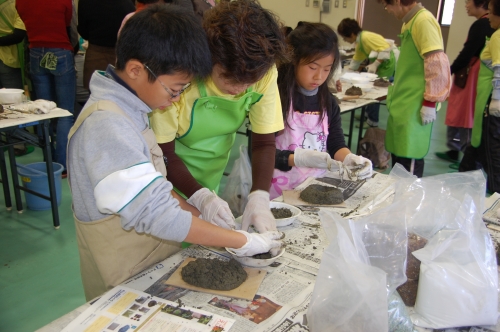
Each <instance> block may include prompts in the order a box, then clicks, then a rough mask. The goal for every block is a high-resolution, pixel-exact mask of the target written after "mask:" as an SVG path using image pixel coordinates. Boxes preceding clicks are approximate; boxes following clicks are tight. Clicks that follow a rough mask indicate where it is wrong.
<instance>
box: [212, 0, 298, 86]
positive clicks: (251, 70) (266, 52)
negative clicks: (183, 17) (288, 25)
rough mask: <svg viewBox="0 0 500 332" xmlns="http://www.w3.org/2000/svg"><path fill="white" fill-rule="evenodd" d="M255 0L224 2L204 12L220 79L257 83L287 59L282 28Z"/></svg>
mask: <svg viewBox="0 0 500 332" xmlns="http://www.w3.org/2000/svg"><path fill="white" fill-rule="evenodd" d="M279 22H280V21H279V19H278V17H277V16H276V15H275V14H273V13H272V12H270V11H269V10H266V9H264V8H262V7H261V6H260V4H259V2H258V1H256V0H235V1H230V2H228V1H223V2H220V3H219V4H217V5H216V6H215V7H213V8H212V9H211V10H209V11H207V12H205V16H204V18H203V28H204V29H205V32H206V33H207V37H208V44H209V47H210V52H211V55H212V63H213V64H214V65H216V64H218V65H220V66H221V67H222V69H223V70H224V73H223V75H222V76H223V77H224V78H226V79H228V80H230V81H232V82H234V83H242V84H253V83H255V82H257V81H259V80H260V79H261V78H262V77H263V76H264V75H265V73H266V72H267V71H269V69H271V67H272V66H273V65H274V64H276V63H281V62H284V61H286V60H287V58H288V56H287V47H286V42H285V36H284V33H283V26H282V24H281V23H279Z"/></svg>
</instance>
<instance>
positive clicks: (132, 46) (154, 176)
mask: <svg viewBox="0 0 500 332" xmlns="http://www.w3.org/2000/svg"><path fill="white" fill-rule="evenodd" d="M116 53H117V54H116V55H117V62H116V68H114V67H113V66H108V68H107V70H106V71H105V72H99V71H97V72H94V74H93V75H92V79H91V80H90V90H91V92H92V93H91V95H90V98H89V101H88V102H87V104H86V105H85V108H84V110H83V111H82V113H81V114H80V116H79V117H78V119H77V121H76V123H75V126H74V127H73V128H72V129H71V131H70V135H69V145H68V169H69V173H68V174H69V184H70V187H71V191H72V194H73V210H74V214H75V223H76V232H77V240H78V249H79V252H80V266H81V272H82V279H83V284H84V289H85V296H86V298H87V300H90V299H92V298H94V297H96V296H98V295H100V294H102V293H103V292H105V291H106V290H108V289H110V288H112V287H113V286H115V285H117V284H119V283H121V282H123V281H124V280H126V279H128V278H130V277H131V276H133V275H134V274H136V273H138V272H140V271H142V270H144V269H145V268H147V267H148V266H150V265H152V264H154V263H156V262H158V261H161V260H163V259H165V258H167V257H168V256H170V255H171V254H173V253H175V252H177V251H178V250H180V242H181V241H184V240H186V241H189V242H191V243H197V244H202V245H209V246H210V245H213V246H219V247H230V248H237V249H234V251H235V252H236V253H237V254H238V255H240V256H249V255H250V256H251V255H254V254H257V253H262V252H267V251H269V250H270V249H272V248H275V247H279V246H280V245H281V242H280V241H279V240H278V238H280V233H279V232H267V233H265V234H249V233H247V232H242V231H233V230H227V229H222V228H219V227H216V226H214V225H212V224H210V223H208V222H206V221H204V220H201V219H199V218H198V216H200V212H199V211H198V210H196V208H194V207H193V206H191V205H189V204H187V203H186V201H184V199H182V198H180V197H179V196H178V195H177V194H175V193H174V192H173V191H172V184H171V183H170V182H168V181H167V180H166V178H165V176H166V169H165V163H164V160H163V154H162V151H161V149H160V148H159V147H158V145H157V143H156V139H155V137H154V134H153V132H152V131H151V129H150V128H149V121H148V113H150V112H151V110H152V109H154V108H165V107H166V106H169V105H170V104H171V103H172V102H173V101H176V100H178V98H179V95H180V93H182V91H183V89H184V88H185V87H186V85H187V84H188V83H189V82H190V81H191V79H193V78H194V77H199V78H202V77H205V76H206V75H207V74H208V73H209V72H210V70H211V61H210V56H209V51H208V45H207V40H206V35H205V33H204V32H203V29H202V28H201V26H200V24H199V22H198V20H197V18H196V17H195V16H194V14H190V13H189V12H186V11H185V10H183V9H182V8H180V7H178V6H170V5H162V6H152V7H150V8H147V9H145V10H143V11H141V12H140V13H137V14H135V15H134V16H133V17H132V18H130V20H129V21H128V22H127V24H125V26H124V28H123V30H122V32H121V34H120V38H119V39H118V43H117V47H116ZM145 64H147V66H146V65H145ZM208 213H210V212H208ZM212 213H216V211H213V212H212ZM203 217H205V218H204V219H208V218H210V216H208V217H206V216H203Z"/></svg>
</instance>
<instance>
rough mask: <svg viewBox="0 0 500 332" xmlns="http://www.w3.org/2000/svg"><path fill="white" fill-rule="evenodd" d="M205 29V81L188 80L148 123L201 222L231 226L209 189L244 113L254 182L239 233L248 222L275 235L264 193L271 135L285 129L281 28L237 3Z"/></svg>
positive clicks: (257, 9) (251, 2) (264, 13)
mask: <svg viewBox="0 0 500 332" xmlns="http://www.w3.org/2000/svg"><path fill="white" fill-rule="evenodd" d="M203 27H204V29H205V31H206V33H207V36H208V41H209V47H210V52H211V55H212V63H213V69H212V73H211V75H210V77H208V78H207V79H205V80H203V81H201V80H200V81H196V82H193V84H191V86H189V87H187V88H186V89H185V93H184V94H182V95H181V96H180V100H179V101H178V102H175V103H174V104H173V105H172V106H170V107H168V108H166V109H164V110H155V111H154V112H153V116H152V117H151V125H152V128H153V130H154V131H155V134H156V138H157V141H158V142H159V143H160V147H161V148H162V150H163V153H164V155H165V156H166V157H167V161H168V175H167V179H168V180H169V181H171V182H172V183H173V184H174V186H175V187H176V188H177V189H178V190H180V191H181V192H182V193H183V194H184V195H186V196H187V197H189V199H188V202H189V203H190V204H193V205H194V206H196V207H197V208H198V209H199V210H200V211H201V212H202V215H203V217H204V218H205V219H206V220H209V221H211V222H213V223H216V224H218V225H220V226H222V227H226V228H231V227H234V218H233V216H232V214H231V211H230V209H229V206H228V205H227V203H226V202H224V201H223V200H222V199H220V198H219V197H217V195H216V194H215V193H214V192H213V191H214V190H215V191H216V190H217V189H218V187H219V183H220V180H221V178H222V174H223V172H224V169H225V167H226V165H227V162H228V159H229V153H230V150H231V147H232V145H233V143H234V140H235V135H236V131H237V130H238V129H239V128H240V126H241V125H242V124H243V122H244V121H245V118H246V116H247V115H248V117H249V119H250V122H251V124H252V137H251V138H252V145H251V148H252V180H253V183H252V188H251V192H250V195H249V197H248V204H247V207H246V209H245V211H244V214H243V229H244V230H245V229H246V228H248V226H249V225H250V224H252V225H254V226H255V227H256V228H257V230H258V231H259V232H264V231H266V230H271V229H275V227H276V222H275V219H274V217H273V215H272V214H271V212H270V210H269V188H270V186H271V179H272V175H273V170H274V162H273V161H274V158H275V151H276V147H275V132H278V131H280V130H281V129H283V116H282V112H281V102H280V97H279V92H278V85H277V76H278V72H277V69H276V65H275V64H276V62H279V61H281V60H284V59H285V58H286V54H287V48H286V43H285V38H284V35H283V32H282V29H281V25H280V24H279V20H278V18H277V17H276V16H275V15H273V14H272V13H271V12H270V11H268V10H266V9H264V8H262V7H261V6H260V5H259V3H258V2H257V1H255V0H236V1H231V2H226V1H224V2H221V3H219V4H217V5H216V6H215V7H213V8H212V9H211V10H208V11H206V12H205V16H204V21H203ZM183 90H184V89H183ZM181 91H182V90H181ZM181 91H177V92H175V91H173V92H172V95H173V96H174V95H178V93H180V92H181ZM242 199H245V198H242ZM211 211H216V212H215V213H214V212H211ZM211 215H213V218H210V216H211Z"/></svg>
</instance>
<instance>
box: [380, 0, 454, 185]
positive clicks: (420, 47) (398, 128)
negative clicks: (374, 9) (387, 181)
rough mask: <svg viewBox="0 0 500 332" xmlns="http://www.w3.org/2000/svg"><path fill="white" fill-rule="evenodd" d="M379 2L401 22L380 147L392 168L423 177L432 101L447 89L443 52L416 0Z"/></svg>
mask: <svg viewBox="0 0 500 332" xmlns="http://www.w3.org/2000/svg"><path fill="white" fill-rule="evenodd" d="M379 1H381V2H382V3H383V4H384V9H385V10H386V11H387V12H389V13H390V14H392V15H393V16H395V17H396V18H397V19H400V20H402V21H403V27H402V28H401V35H399V37H400V38H401V52H400V55H399V59H398V63H397V65H396V74H395V77H394V85H393V86H390V87H389V92H388V95H387V108H388V110H389V119H388V121H387V133H386V136H385V147H386V149H387V151H389V152H391V154H392V165H393V166H394V165H395V164H396V163H400V164H402V165H403V166H404V168H405V169H406V170H407V171H409V172H410V173H412V174H414V175H416V176H418V177H422V176H423V173H424V157H425V156H426V155H427V152H429V146H430V143H431V132H432V123H433V122H434V120H436V102H442V101H444V100H446V98H447V97H448V94H449V91H450V87H451V75H450V63H449V61H448V57H447V56H446V54H445V53H444V51H443V49H444V47H443V37H442V35H441V28H440V27H439V23H438V22H437V21H436V18H435V17H434V16H433V15H432V13H431V12H429V11H428V10H427V9H425V8H424V7H423V6H422V5H421V4H420V3H417V2H416V1H415V0H379Z"/></svg>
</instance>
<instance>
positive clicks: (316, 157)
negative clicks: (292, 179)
mask: <svg viewBox="0 0 500 332" xmlns="http://www.w3.org/2000/svg"><path fill="white" fill-rule="evenodd" d="M293 162H294V164H295V166H297V167H309V168H320V169H327V170H329V171H336V170H339V169H341V167H342V163H341V162H340V161H337V160H334V159H332V158H331V157H330V155H329V154H328V153H327V152H319V151H314V150H308V149H301V148H297V149H295V151H294V152H293Z"/></svg>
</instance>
